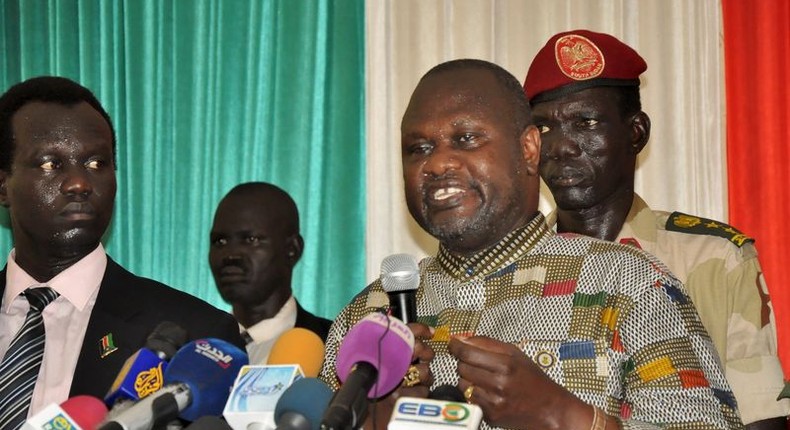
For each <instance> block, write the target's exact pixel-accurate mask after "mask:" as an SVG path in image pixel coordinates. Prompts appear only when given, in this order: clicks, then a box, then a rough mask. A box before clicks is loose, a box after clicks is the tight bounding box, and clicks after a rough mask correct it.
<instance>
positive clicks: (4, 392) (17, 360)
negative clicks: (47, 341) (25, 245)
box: [0, 287, 58, 430]
mask: <svg viewBox="0 0 790 430" xmlns="http://www.w3.org/2000/svg"><path fill="white" fill-rule="evenodd" d="M23 294H24V295H25V297H27V301H28V302H29V303H30V311H28V313H27V316H26V317H25V322H24V323H23V324H22V328H21V329H19V331H18V332H17V333H16V335H14V338H13V339H12V340H11V345H9V347H8V351H6V353H5V357H3V361H2V362H0V429H3V430H16V429H18V428H20V427H21V426H22V424H24V422H25V419H26V418H27V411H28V409H29V407H30V399H31V398H32V397H33V387H35V385H36V379H37V378H38V370H39V368H40V367H41V359H42V357H43V356H44V318H43V317H42V316H41V312H42V311H43V310H44V308H45V307H46V306H47V305H48V304H49V303H51V302H52V301H53V300H55V299H56V298H57V297H58V293H57V292H56V291H55V290H53V289H52V288H49V287H44V288H28V289H27V290H25V292H24V293H23Z"/></svg>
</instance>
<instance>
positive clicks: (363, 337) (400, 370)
mask: <svg viewBox="0 0 790 430" xmlns="http://www.w3.org/2000/svg"><path fill="white" fill-rule="evenodd" d="M413 351H414V334H413V333H412V332H411V330H410V329H409V327H408V326H406V324H404V323H402V322H401V321H400V320H398V319H397V318H392V317H390V316H388V315H385V314H382V313H371V314H369V315H367V316H366V317H365V318H363V319H361V320H360V321H359V322H358V323H356V324H355V325H354V326H353V327H351V329H350V330H349V331H348V333H346V336H345V337H344V338H343V342H342V343H341V344H340V348H339V349H338V351H337V364H336V370H337V376H338V378H340V381H341V382H344V381H345V380H346V377H347V376H348V374H349V373H350V372H351V370H352V369H353V368H354V365H355V364H357V363H360V362H366V363H368V364H370V365H372V366H373V367H375V368H376V370H377V371H378V377H377V379H376V383H375V384H373V387H372V388H371V389H370V391H369V392H368V397H369V398H371V399H374V398H377V397H381V396H383V395H384V394H386V393H388V392H390V391H392V390H393V389H394V388H395V387H397V386H398V384H400V383H401V381H402V380H403V375H405V374H406V370H407V369H408V368H409V365H410V364H411V356H412V352H413Z"/></svg>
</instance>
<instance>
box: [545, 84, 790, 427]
mask: <svg viewBox="0 0 790 430" xmlns="http://www.w3.org/2000/svg"><path fill="white" fill-rule="evenodd" d="M618 103H619V98H618V96H617V92H616V90H614V89H612V88H610V87H597V88H591V89H587V90H583V91H579V92H576V93H572V94H569V95H566V96H564V97H562V98H559V99H555V100H550V101H547V102H543V103H539V104H536V105H535V106H533V109H532V114H533V118H534V120H535V124H536V125H537V126H538V128H539V129H540V130H541V140H542V149H541V158H540V175H541V177H542V178H543V180H544V181H545V182H546V184H547V185H548V187H549V189H550V190H551V193H552V194H553V196H554V200H555V201H556V203H557V230H558V231H560V232H576V233H581V234H585V235H587V236H593V237H597V238H599V239H604V240H610V241H611V240H614V239H615V238H617V235H618V234H619V232H620V230H621V229H622V226H623V224H624V222H625V218H626V216H627V215H628V212H629V211H630V209H631V203H632V202H633V194H634V171H635V169H636V156H637V154H639V152H640V151H641V150H642V148H644V146H645V145H646V144H647V141H648V138H649V136H650V119H649V118H648V116H647V115H646V114H645V113H644V112H639V113H637V114H632V115H623V113H622V112H621V110H620V107H619V105H618ZM785 426H786V419H784V418H772V419H768V420H762V421H758V422H755V423H751V424H749V425H747V426H746V428H747V429H749V430H757V429H775V430H781V429H784V428H785Z"/></svg>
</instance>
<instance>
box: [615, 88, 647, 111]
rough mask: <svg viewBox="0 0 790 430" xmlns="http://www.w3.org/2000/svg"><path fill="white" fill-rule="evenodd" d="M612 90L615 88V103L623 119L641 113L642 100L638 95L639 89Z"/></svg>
mask: <svg viewBox="0 0 790 430" xmlns="http://www.w3.org/2000/svg"><path fill="white" fill-rule="evenodd" d="M612 88H616V90H615V92H616V93H617V97H618V100H617V101H618V102H619V103H618V104H619V106H620V114H621V115H622V116H623V118H627V117H629V116H631V115H634V114H637V113H639V112H641V111H642V99H641V96H640V94H639V87H637V86H625V87H612Z"/></svg>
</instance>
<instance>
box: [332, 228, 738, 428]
mask: <svg viewBox="0 0 790 430" xmlns="http://www.w3.org/2000/svg"><path fill="white" fill-rule="evenodd" d="M420 276H421V281H420V287H419V289H418V291H417V314H418V320H419V321H420V322H423V323H425V324H427V325H430V326H433V327H435V334H434V337H433V339H431V340H430V341H428V342H427V344H428V345H429V346H431V347H432V348H433V349H434V351H435V352H436V357H435V358H434V359H433V361H432V362H431V363H430V369H431V372H432V373H433V376H434V387H435V386H438V385H442V384H457V382H458V374H457V372H456V367H457V360H456V359H455V358H454V357H453V356H452V355H450V354H449V353H448V351H447V343H448V340H449V338H450V337H451V336H454V335H479V336H488V337H491V338H495V339H498V340H500V341H503V342H509V343H512V344H514V345H516V346H518V347H519V348H520V349H521V350H522V351H523V352H524V354H525V355H526V356H527V357H529V358H530V359H532V360H533V361H534V362H535V363H537V365H538V366H540V367H541V368H542V369H543V370H544V371H545V372H546V374H547V375H548V376H549V377H550V378H551V379H552V380H554V381H555V382H556V383H558V384H560V385H562V386H563V387H565V388H566V389H568V390H569V391H571V392H572V393H574V394H575V395H576V396H577V397H579V398H580V399H581V400H583V401H584V402H586V403H589V404H592V405H595V406H597V407H599V408H601V409H603V410H605V411H606V412H607V413H608V414H610V415H613V416H617V417H620V418H621V419H622V424H623V428H625V429H652V428H683V429H730V428H742V424H741V422H740V418H739V416H738V412H737V407H736V404H735V400H734V397H733V395H732V392H731V391H730V388H729V387H728V385H727V382H726V381H725V378H724V376H723V373H722V370H721V367H720V365H719V361H718V357H717V355H716V351H715V349H714V348H713V345H712V343H711V341H710V338H709V337H708V335H707V334H706V332H705V330H704V328H703V327H702V324H701V323H700V321H699V317H698V316H697V313H696V311H695V310H694V307H693V305H692V303H691V302H690V300H689V299H688V297H687V295H686V293H685V290H684V287H683V285H682V284H681V283H680V282H679V281H678V280H677V279H675V278H674V277H673V276H672V275H671V273H669V271H668V270H667V269H666V268H665V267H664V266H663V264H662V263H660V262H659V261H658V260H656V259H655V258H653V257H651V256H649V255H648V254H646V253H644V252H642V251H641V250H638V249H636V248H633V247H628V246H623V245H620V244H616V243H612V242H604V241H599V240H596V239H591V238H588V237H584V236H578V235H565V234H559V235H558V234H554V233H553V232H552V231H551V230H550V229H549V228H548V227H547V226H546V223H545V220H544V218H543V216H542V215H538V216H536V217H535V219H533V220H532V222H530V223H529V224H528V225H527V226H525V227H524V228H521V229H519V230H516V231H513V232H511V233H510V234H509V235H508V236H506V237H505V238H504V239H502V241H500V242H499V243H498V244H496V245H495V246H493V247H492V248H490V249H488V250H485V251H483V252H481V253H479V254H477V255H474V256H472V257H470V258H462V257H458V256H454V255H451V254H450V253H449V252H448V251H447V250H446V249H444V248H440V249H439V253H438V255H437V256H435V257H429V258H426V259H424V260H423V261H421V262H420ZM387 306H388V296H387V294H386V293H385V292H384V290H383V289H382V288H381V284H380V282H379V281H375V282H374V283H373V284H371V285H370V286H369V287H368V288H366V289H365V290H364V291H363V292H362V293H360V294H359V295H358V296H357V297H355V298H354V300H353V301H352V302H351V303H350V304H349V305H348V306H346V307H345V308H344V309H343V310H342V311H341V313H340V314H339V315H338V317H337V319H336V320H335V323H334V324H333V326H332V329H331V331H330V333H329V337H328V339H327V343H326V357H325V361H324V368H323V369H322V372H321V377H322V378H323V379H324V380H325V381H327V382H329V383H330V384H332V385H333V386H334V387H335V388H337V387H338V381H337V376H336V374H335V356H336V353H337V349H338V346H339V345H340V343H341V342H342V339H343V336H344V335H345V333H346V332H347V331H348V330H349V329H350V328H351V326H353V325H354V323H356V322H357V321H358V320H360V319H361V318H363V317H364V316H365V315H367V314H368V313H370V312H375V311H378V310H381V309H382V308H386V307H387ZM480 428H481V429H492V428H495V427H492V426H489V425H488V424H487V423H485V421H484V422H483V424H482V425H481V427H480Z"/></svg>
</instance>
